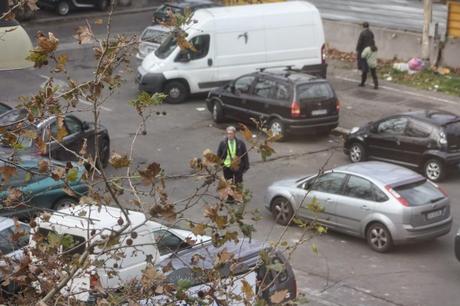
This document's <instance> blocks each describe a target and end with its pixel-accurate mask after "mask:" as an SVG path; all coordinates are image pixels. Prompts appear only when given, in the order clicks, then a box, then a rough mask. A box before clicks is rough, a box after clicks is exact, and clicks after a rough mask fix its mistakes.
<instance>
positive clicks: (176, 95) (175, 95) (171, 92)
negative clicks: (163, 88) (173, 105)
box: [169, 88, 180, 99]
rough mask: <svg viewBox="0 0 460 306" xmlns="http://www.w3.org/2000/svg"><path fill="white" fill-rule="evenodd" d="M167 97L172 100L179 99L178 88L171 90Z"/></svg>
mask: <svg viewBox="0 0 460 306" xmlns="http://www.w3.org/2000/svg"><path fill="white" fill-rule="evenodd" d="M169 96H170V97H171V98H173V99H177V98H179V97H180V89H179V88H171V89H170V90H169Z"/></svg>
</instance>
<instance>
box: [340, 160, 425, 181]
mask: <svg viewBox="0 0 460 306" xmlns="http://www.w3.org/2000/svg"><path fill="white" fill-rule="evenodd" d="M333 171H340V172H346V173H349V174H357V175H360V176H363V177H367V178H369V179H372V180H373V181H376V182H379V183H381V184H382V185H390V186H399V185H403V184H405V183H408V182H414V181H419V180H423V179H425V178H424V177H423V176H421V175H420V174H418V173H416V172H414V171H412V170H410V169H407V168H404V167H401V166H398V165H394V164H389V163H384V162H379V161H368V162H360V163H352V164H348V165H344V166H340V167H337V168H335V169H334V170H333Z"/></svg>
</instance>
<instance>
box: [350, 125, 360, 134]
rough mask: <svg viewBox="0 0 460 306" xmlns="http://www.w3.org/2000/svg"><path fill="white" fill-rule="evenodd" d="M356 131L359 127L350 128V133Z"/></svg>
mask: <svg viewBox="0 0 460 306" xmlns="http://www.w3.org/2000/svg"><path fill="white" fill-rule="evenodd" d="M357 131H359V127H357V126H355V127H354V128H352V129H351V130H350V134H354V133H356V132H357Z"/></svg>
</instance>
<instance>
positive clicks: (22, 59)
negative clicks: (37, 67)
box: [0, 24, 33, 70]
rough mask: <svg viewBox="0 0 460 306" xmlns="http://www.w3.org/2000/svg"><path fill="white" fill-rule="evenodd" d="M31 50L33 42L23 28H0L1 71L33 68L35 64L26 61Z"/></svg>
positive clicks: (14, 26)
mask: <svg viewBox="0 0 460 306" xmlns="http://www.w3.org/2000/svg"><path fill="white" fill-rule="evenodd" d="M30 50H32V42H31V40H30V38H29V35H28V34H27V33H26V31H25V30H24V29H23V28H22V26H20V25H19V24H18V25H11V26H2V27H0V70H14V69H24V68H30V67H33V63H32V62H31V61H28V60H26V57H27V56H28V55H29V51H30Z"/></svg>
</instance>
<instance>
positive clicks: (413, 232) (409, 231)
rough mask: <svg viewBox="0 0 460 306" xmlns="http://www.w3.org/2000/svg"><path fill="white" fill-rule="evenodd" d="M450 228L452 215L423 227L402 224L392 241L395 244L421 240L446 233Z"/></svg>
mask: <svg viewBox="0 0 460 306" xmlns="http://www.w3.org/2000/svg"><path fill="white" fill-rule="evenodd" d="M451 228H452V216H450V217H449V218H448V219H446V220H442V221H439V222H437V223H434V224H430V225H428V226H423V227H416V228H414V227H412V226H411V225H403V226H402V229H401V231H400V233H399V235H395V237H394V239H393V242H394V243H395V244H403V243H409V242H416V241H421V240H430V239H434V238H437V237H440V236H444V235H446V234H448V233H449V232H450V229H451Z"/></svg>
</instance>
